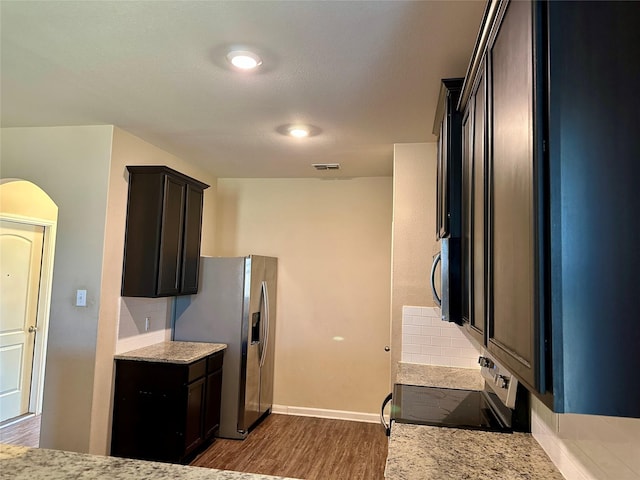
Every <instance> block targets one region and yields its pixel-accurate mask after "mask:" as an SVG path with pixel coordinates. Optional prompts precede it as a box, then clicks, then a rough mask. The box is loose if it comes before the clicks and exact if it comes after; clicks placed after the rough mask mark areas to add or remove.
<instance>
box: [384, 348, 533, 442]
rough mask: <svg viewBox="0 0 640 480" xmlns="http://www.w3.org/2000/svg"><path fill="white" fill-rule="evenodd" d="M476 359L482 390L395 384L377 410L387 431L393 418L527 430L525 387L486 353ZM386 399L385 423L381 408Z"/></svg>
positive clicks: (490, 429)
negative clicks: (387, 416) (386, 416)
mask: <svg viewBox="0 0 640 480" xmlns="http://www.w3.org/2000/svg"><path fill="white" fill-rule="evenodd" d="M479 362H480V365H481V368H480V374H481V375H482V376H483V378H484V380H485V387H484V389H483V390H465V389H459V388H448V387H438V386H424V385H407V384H401V383H397V384H395V385H394V386H393V392H392V393H391V394H389V395H388V396H387V398H386V399H385V402H383V405H382V410H381V412H380V418H381V422H382V424H383V425H384V427H385V431H386V433H387V435H390V433H391V430H392V428H393V423H394V422H395V423H411V424H418V425H431V426H437V427H446V428H464V429H471V430H485V431H494V432H504V433H510V432H513V431H520V432H523V431H526V432H528V431H530V428H531V425H530V420H529V418H530V416H529V401H528V398H529V397H528V393H527V391H526V390H525V389H524V388H523V387H522V385H521V384H520V383H519V382H518V380H517V379H516V378H515V377H513V375H511V374H510V373H509V372H508V371H507V370H505V369H504V368H502V367H501V366H499V365H498V364H497V363H496V362H495V361H494V360H493V359H491V358H490V357H489V356H488V355H487V354H486V353H483V355H482V356H481V357H480V359H479ZM388 403H391V411H390V420H389V422H388V423H387V422H386V421H385V416H384V411H385V406H386V405H387V404H388Z"/></svg>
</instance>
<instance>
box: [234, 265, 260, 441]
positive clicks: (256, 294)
mask: <svg viewBox="0 0 640 480" xmlns="http://www.w3.org/2000/svg"><path fill="white" fill-rule="evenodd" d="M264 268H265V263H264V257H258V256H253V255H252V256H250V257H248V258H247V259H246V264H245V287H244V288H245V292H244V294H245V305H247V307H248V308H246V309H245V311H244V314H243V317H244V318H243V330H246V332H245V331H243V335H242V338H243V339H245V338H246V339H247V340H246V343H244V344H243V350H245V351H246V356H245V358H244V361H245V365H244V366H243V367H244V368H245V369H246V374H245V389H244V398H242V397H241V398H240V402H241V405H240V406H241V408H240V415H239V418H238V430H239V431H241V432H246V431H248V430H249V428H250V427H251V425H253V424H254V423H255V422H256V420H258V418H260V415H262V413H263V412H262V411H261V409H260V354H261V352H262V345H261V336H262V335H261V332H262V331H263V327H262V325H263V323H262V322H263V321H264V312H263V311H262V305H263V301H262V298H261V293H262V279H263V277H264ZM245 333H246V334H245Z"/></svg>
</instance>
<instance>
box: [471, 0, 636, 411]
mask: <svg viewBox="0 0 640 480" xmlns="http://www.w3.org/2000/svg"><path fill="white" fill-rule="evenodd" d="M485 19H486V24H485V25H484V26H483V28H482V29H481V34H480V36H479V39H478V44H477V48H476V56H475V57H474V58H473V59H472V62H471V64H470V68H469V72H468V75H467V78H466V79H465V85H464V87H463V91H462V94H461V102H460V105H459V108H461V109H463V110H464V111H465V112H466V116H465V117H464V118H465V127H464V132H465V134H464V138H466V139H468V140H467V141H468V142H470V143H469V145H468V147H469V148H465V155H466V156H467V163H468V162H469V160H470V159H471V160H473V159H475V158H480V157H479V156H478V154H477V153H474V152H473V149H471V147H473V146H475V145H477V144H478V138H477V136H474V134H475V133H477V132H478V131H483V132H484V133H483V135H484V139H483V141H486V147H483V150H482V151H483V152H486V159H485V160H486V161H484V162H483V163H482V165H483V166H484V168H485V174H484V188H485V192H484V195H480V194H479V190H478V185H483V183H482V182H478V179H477V178H476V179H474V176H473V175H474V170H470V176H469V181H468V182H467V183H466V185H467V186H466V187H465V188H471V191H470V192H466V196H465V194H464V193H463V194H462V195H461V198H467V199H469V200H468V201H469V202H470V207H469V208H470V210H469V211H470V212H474V213H473V214H472V217H471V218H472V220H473V219H474V218H475V219H478V218H481V219H483V220H484V222H485V223H486V229H485V230H484V231H483V230H480V229H478V225H477V224H476V223H473V221H471V222H468V223H466V224H464V223H463V230H464V229H465V228H466V229H467V230H468V232H469V238H471V241H470V243H471V246H470V252H471V254H470V258H471V260H470V263H471V266H470V271H471V272H473V273H472V275H471V278H472V280H470V281H469V283H470V285H472V287H471V291H472V292H474V294H475V296H474V294H472V295H471V307H470V308H469V312H470V317H471V318H470V319H469V325H476V327H478V326H482V325H484V328H485V329H486V331H483V329H482V328H471V327H469V328H468V329H467V330H468V331H471V330H473V331H474V332H475V333H474V334H473V335H472V336H473V338H474V339H475V340H478V341H480V342H481V343H484V344H486V346H487V348H488V349H489V350H490V351H491V352H492V353H493V354H494V355H495V356H496V357H497V358H498V360H500V361H501V362H502V363H504V364H505V365H506V366H507V367H508V368H509V369H511V370H512V371H513V373H514V374H516V375H517V376H518V377H519V378H520V380H521V381H522V382H523V383H524V384H525V385H526V386H527V387H528V388H529V389H530V390H531V391H532V392H534V393H535V394H536V395H537V396H539V397H540V398H541V399H542V400H543V401H544V402H545V403H546V404H547V405H548V406H550V407H551V408H553V410H554V411H557V412H572V413H586V414H601V415H613V416H626V417H640V384H639V383H638V382H637V381H635V379H636V378H637V372H638V371H640V355H639V354H638V352H637V348H638V345H640V324H639V322H638V321H637V320H636V319H635V306H636V303H637V299H638V298H640V282H638V280H637V278H636V277H637V273H638V272H639V271H640V247H639V245H640V221H638V219H637V218H636V217H637V212H638V211H640V195H639V194H638V181H639V180H640V135H638V125H640V100H638V98H639V97H638V96H637V95H635V91H636V90H637V88H638V85H640V29H638V28H637V25H638V24H640V6H639V5H638V4H637V3H636V2H509V1H496V2H490V3H489V5H488V7H487V15H486V16H485ZM484 81H486V102H484V100H483V99H484V97H481V99H482V100H483V101H482V102H478V99H479V97H478V92H483V90H482V88H484V87H480V86H481V85H483V82H484ZM483 103H484V105H483ZM479 105H480V106H479ZM479 108H481V109H484V112H482V114H481V115H479V112H478V109H479ZM478 118H481V119H483V121H484V120H486V125H483V126H478V128H476V125H475V122H476V121H478V120H477V119H478ZM471 142H473V143H471ZM474 148H475V147H474ZM474 186H475V187H474ZM465 225H466V227H465ZM464 235H465V234H464V232H463V237H464ZM473 239H475V243H474V240H473ZM479 240H482V242H484V245H483V244H482V242H481V243H480V244H478V243H477V242H478V241H479ZM474 245H475V247H474ZM478 253H479V254H480V255H478ZM478 272H482V273H481V275H479V273H478ZM474 283H477V284H476V285H474ZM482 286H484V287H485V288H484V290H483V289H482V288H478V287H482ZM482 302H486V306H485V308H484V309H483V308H481V306H482ZM474 307H480V308H474Z"/></svg>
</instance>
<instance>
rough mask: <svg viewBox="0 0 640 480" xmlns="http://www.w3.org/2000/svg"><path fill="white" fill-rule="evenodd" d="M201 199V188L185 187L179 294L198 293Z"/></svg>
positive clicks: (202, 194)
mask: <svg viewBox="0 0 640 480" xmlns="http://www.w3.org/2000/svg"><path fill="white" fill-rule="evenodd" d="M203 197H204V192H203V191H202V189H201V188H198V187H195V186H193V185H187V187H186V202H185V217H184V238H183V243H182V274H181V280H180V293H182V294H192V293H198V271H199V267H200V235H201V233H202V203H203Z"/></svg>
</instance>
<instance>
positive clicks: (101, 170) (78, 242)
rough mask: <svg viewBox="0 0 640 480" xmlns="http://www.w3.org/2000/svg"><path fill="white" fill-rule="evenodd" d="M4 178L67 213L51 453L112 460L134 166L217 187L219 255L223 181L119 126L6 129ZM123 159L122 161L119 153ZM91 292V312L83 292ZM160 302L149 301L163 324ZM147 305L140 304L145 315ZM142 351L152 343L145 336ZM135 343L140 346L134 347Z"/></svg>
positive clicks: (54, 307) (51, 368)
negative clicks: (34, 189) (40, 193)
mask: <svg viewBox="0 0 640 480" xmlns="http://www.w3.org/2000/svg"><path fill="white" fill-rule="evenodd" d="M1 133H2V144H1V155H2V162H1V164H0V168H1V170H0V175H1V176H2V177H3V178H7V177H13V178H21V179H25V180H29V181H31V182H33V183H34V184H36V185H38V186H40V187H41V188H42V189H43V190H44V191H45V192H46V193H47V194H49V196H51V198H52V199H53V201H54V202H55V203H56V204H57V205H58V207H59V217H58V231H57V243H56V252H55V266H54V275H53V289H52V300H51V313H50V330H49V344H48V352H47V368H46V373H45V389H44V406H43V415H42V429H41V446H42V447H47V448H55V449H62V450H70V451H77V452H91V453H98V454H104V453H107V452H108V445H109V438H110V416H111V398H112V376H113V354H114V352H115V349H116V346H117V344H116V340H117V334H118V321H119V316H120V310H121V303H124V302H121V299H120V279H121V274H122V254H123V249H124V226H125V215H126V202H127V176H126V171H125V165H130V164H136V165H145V164H154V165H167V166H169V167H171V168H174V169H176V170H179V171H181V172H183V173H185V174H187V175H190V176H192V177H194V178H197V179H198V180H202V181H203V182H205V183H209V184H210V185H211V187H210V188H209V189H207V190H206V191H205V209H204V213H203V248H202V251H203V253H205V254H209V255H211V254H213V253H214V240H215V215H216V206H215V204H216V178H215V177H213V176H211V175H210V174H207V173H205V172H204V171H202V170H200V169H198V168H196V167H194V166H193V165H191V164H189V163H188V162H187V161H185V160H182V159H179V158H177V157H174V156H173V155H170V154H169V153H167V152H165V151H163V150H160V149H159V148H157V147H155V146H153V145H151V144H149V143H146V142H144V141H142V140H140V139H139V138H137V137H135V136H133V135H130V134H129V133H127V132H125V131H123V130H120V129H118V128H114V127H112V126H90V127H46V128H7V129H2V131H1ZM112 149H113V152H112ZM80 288H83V289H86V290H87V303H88V306H87V307H75V306H74V300H75V291H76V290H77V289H80ZM160 301H161V302H164V308H165V313H164V314H159V313H158V312H157V303H158V300H157V299H149V300H148V302H149V304H150V305H151V307H150V308H152V309H153V311H154V315H156V314H157V315H158V318H161V319H162V321H164V322H165V324H166V325H165V327H166V328H168V327H169V325H168V323H167V319H168V318H169V317H168V314H167V313H166V310H168V308H169V306H170V301H169V300H160ZM144 302H145V300H141V301H140V302H138V309H137V311H138V312H140V311H142V312H143V313H144V311H143V308H142V307H143V306H144ZM129 340H130V341H129V343H128V345H130V346H131V347H132V348H135V347H137V346H143V345H145V342H148V343H152V342H153V341H155V340H154V339H153V338H150V337H147V336H145V335H140V336H139V337H137V338H133V339H129ZM131 340H133V341H131Z"/></svg>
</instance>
